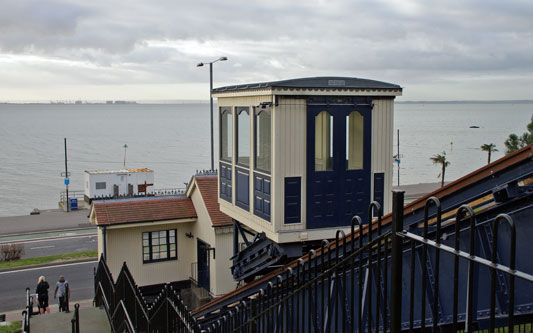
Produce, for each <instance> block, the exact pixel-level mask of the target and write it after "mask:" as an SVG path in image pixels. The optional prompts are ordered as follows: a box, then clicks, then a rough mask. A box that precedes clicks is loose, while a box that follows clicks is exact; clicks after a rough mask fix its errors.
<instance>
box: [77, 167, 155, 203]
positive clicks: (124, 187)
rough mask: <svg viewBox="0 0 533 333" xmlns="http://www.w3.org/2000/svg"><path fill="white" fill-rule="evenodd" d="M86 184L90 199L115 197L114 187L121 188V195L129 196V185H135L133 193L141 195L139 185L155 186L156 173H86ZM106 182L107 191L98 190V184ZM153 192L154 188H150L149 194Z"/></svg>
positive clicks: (85, 191) (85, 187) (85, 189)
mask: <svg viewBox="0 0 533 333" xmlns="http://www.w3.org/2000/svg"><path fill="white" fill-rule="evenodd" d="M84 178H85V184H84V193H85V195H86V196H87V197H88V198H91V199H92V198H97V197H110V196H113V188H114V185H115V184H116V185H118V186H119V194H120V195H126V194H128V184H132V185H133V193H134V194H137V193H139V188H138V185H141V184H144V183H145V182H146V183H147V184H154V173H153V172H127V171H126V170H124V172H122V171H118V172H116V173H98V174H91V173H88V172H85V177H84ZM99 182H105V183H106V188H105V189H99V190H97V189H96V183H99ZM152 192H153V186H149V187H148V193H152Z"/></svg>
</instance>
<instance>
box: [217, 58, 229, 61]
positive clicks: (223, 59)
mask: <svg viewBox="0 0 533 333" xmlns="http://www.w3.org/2000/svg"><path fill="white" fill-rule="evenodd" d="M218 60H220V61H226V60H228V57H220V58H219V59H218Z"/></svg>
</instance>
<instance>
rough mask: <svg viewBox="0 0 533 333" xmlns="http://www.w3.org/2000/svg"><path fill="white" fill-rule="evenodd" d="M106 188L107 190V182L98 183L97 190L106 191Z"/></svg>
mask: <svg viewBox="0 0 533 333" xmlns="http://www.w3.org/2000/svg"><path fill="white" fill-rule="evenodd" d="M105 188H106V182H96V189H97V190H105Z"/></svg>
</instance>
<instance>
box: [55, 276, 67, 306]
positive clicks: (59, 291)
mask: <svg viewBox="0 0 533 333" xmlns="http://www.w3.org/2000/svg"><path fill="white" fill-rule="evenodd" d="M56 296H57V297H59V312H61V311H63V312H67V313H68V312H70V311H69V309H68V299H69V298H70V286H69V285H68V281H67V280H65V277H64V276H63V275H61V276H60V277H59V281H57V283H56V290H55V291H54V299H55V298H56Z"/></svg>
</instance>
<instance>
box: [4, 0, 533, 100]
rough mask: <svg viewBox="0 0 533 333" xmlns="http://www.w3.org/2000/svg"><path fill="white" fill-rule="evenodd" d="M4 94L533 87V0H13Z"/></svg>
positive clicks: (504, 96) (522, 94) (130, 95)
mask: <svg viewBox="0 0 533 333" xmlns="http://www.w3.org/2000/svg"><path fill="white" fill-rule="evenodd" d="M0 8H2V10H1V11H0V101H53V100H76V99H82V100H108V99H112V100H117V99H125V100H176V99H181V100H183V99H185V100H187V99H192V100H198V99H208V98H209V67H208V66H207V67H206V66H204V67H197V66H196V65H197V63H199V62H209V61H213V60H216V59H218V58H219V57H222V56H226V57H228V61H225V62H217V63H215V64H214V65H213V68H214V86H215V87H220V86H224V85H232V84H243V83H252V82H263V81H273V80H281V79H290V78H299V77H314V76H348V77H359V78H367V79H374V80H379V81H385V82H390V83H395V84H399V85H401V86H402V87H403V88H404V93H403V96H402V97H401V98H399V100H403V101H417V100H418V101H421V100H422V101H440V100H512V99H533V19H532V17H533V1H531V0H446V1H441V0H435V1H413V0H401V1H399V0H330V1H323V0H262V1H251V0H227V1H207V0H195V1H183V0H144V1H141V0H128V1H117V0H90V1H88V0H16V1H13V0H0Z"/></svg>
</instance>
